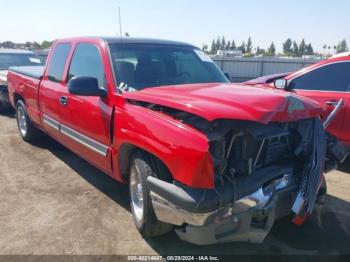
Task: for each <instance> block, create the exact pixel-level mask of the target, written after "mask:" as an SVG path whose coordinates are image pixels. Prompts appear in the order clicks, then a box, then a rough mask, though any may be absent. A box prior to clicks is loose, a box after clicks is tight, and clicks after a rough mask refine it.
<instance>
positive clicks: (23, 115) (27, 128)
mask: <svg viewBox="0 0 350 262" xmlns="http://www.w3.org/2000/svg"><path fill="white" fill-rule="evenodd" d="M16 119H17V127H18V131H19V134H20V136H21V137H22V139H23V140H24V141H26V142H33V141H34V140H36V138H37V137H38V136H39V134H40V132H39V130H38V129H37V128H36V127H35V126H34V125H33V123H32V121H31V120H30V118H29V116H28V113H27V109H26V106H25V104H24V102H23V101H22V100H19V101H18V102H17V105H16Z"/></svg>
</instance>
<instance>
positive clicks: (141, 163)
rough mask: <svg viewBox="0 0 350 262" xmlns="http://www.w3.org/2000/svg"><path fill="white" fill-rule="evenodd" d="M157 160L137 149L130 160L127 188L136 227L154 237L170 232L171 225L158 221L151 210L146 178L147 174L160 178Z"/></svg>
mask: <svg viewBox="0 0 350 262" xmlns="http://www.w3.org/2000/svg"><path fill="white" fill-rule="evenodd" d="M157 164H159V163H157V161H156V160H155V159H153V157H152V156H149V155H147V154H145V153H143V152H140V151H137V152H136V153H134V154H133V155H132V157H131V160H130V173H129V180H130V181H129V190H130V205H131V212H132V215H133V219H134V223H135V226H136V228H137V229H138V230H139V232H140V233H141V235H142V236H143V237H146V238H151V237H156V236H160V235H163V234H166V233H168V232H170V231H171V230H172V229H173V226H172V225H170V224H167V223H163V222H161V221H158V220H157V218H156V215H155V213H154V210H153V206H152V201H151V196H150V192H149V189H148V188H147V183H146V179H147V177H148V176H154V177H157V178H161V177H162V175H163V174H161V173H158V172H159V171H160V170H162V168H159V166H157Z"/></svg>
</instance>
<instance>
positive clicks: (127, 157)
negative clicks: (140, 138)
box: [117, 143, 173, 181]
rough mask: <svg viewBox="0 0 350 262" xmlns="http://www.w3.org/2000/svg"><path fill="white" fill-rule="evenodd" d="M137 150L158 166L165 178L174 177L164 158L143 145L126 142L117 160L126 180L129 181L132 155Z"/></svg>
mask: <svg viewBox="0 0 350 262" xmlns="http://www.w3.org/2000/svg"><path fill="white" fill-rule="evenodd" d="M136 152H140V153H141V154H142V155H143V158H144V159H145V160H146V161H149V162H152V165H153V166H154V167H156V168H157V169H158V171H159V172H163V175H164V177H163V180H166V181H169V180H172V179H173V175H172V174H171V172H170V170H169V168H168V167H167V165H166V164H165V163H164V161H163V160H161V159H160V158H159V157H157V156H156V155H155V154H153V153H151V152H149V151H148V150H146V149H144V148H142V147H139V146H137V145H134V144H131V143H125V144H123V145H121V146H120V150H119V156H118V160H117V161H118V166H119V172H120V175H121V177H122V179H123V180H124V181H128V176H129V170H130V165H131V159H132V155H133V154H135V153H136Z"/></svg>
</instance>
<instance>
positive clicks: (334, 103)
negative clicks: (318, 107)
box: [325, 101, 339, 106]
mask: <svg viewBox="0 0 350 262" xmlns="http://www.w3.org/2000/svg"><path fill="white" fill-rule="evenodd" d="M338 103H339V101H327V102H326V103H325V104H326V105H327V106H336V105H338Z"/></svg>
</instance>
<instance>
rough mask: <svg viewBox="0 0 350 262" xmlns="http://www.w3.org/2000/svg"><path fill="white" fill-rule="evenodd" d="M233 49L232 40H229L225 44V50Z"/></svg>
mask: <svg viewBox="0 0 350 262" xmlns="http://www.w3.org/2000/svg"><path fill="white" fill-rule="evenodd" d="M230 49H231V41H230V40H228V41H227V43H226V46H225V50H230Z"/></svg>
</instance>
